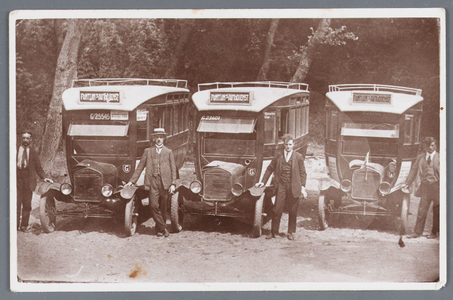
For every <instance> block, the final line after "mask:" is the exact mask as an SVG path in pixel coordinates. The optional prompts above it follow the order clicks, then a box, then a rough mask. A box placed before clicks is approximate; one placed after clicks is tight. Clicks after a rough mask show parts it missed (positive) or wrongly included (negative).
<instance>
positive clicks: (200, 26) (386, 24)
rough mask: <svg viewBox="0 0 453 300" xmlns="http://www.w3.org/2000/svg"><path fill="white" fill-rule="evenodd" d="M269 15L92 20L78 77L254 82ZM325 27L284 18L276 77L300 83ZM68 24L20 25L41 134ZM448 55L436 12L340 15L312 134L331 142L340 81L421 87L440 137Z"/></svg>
mask: <svg viewBox="0 0 453 300" xmlns="http://www.w3.org/2000/svg"><path fill="white" fill-rule="evenodd" d="M270 22H271V20H270V19H185V20H182V19H97V20H89V22H88V24H87V25H86V27H85V30H84V33H83V36H82V38H81V43H80V51H79V57H78V59H77V73H78V78H100V77H111V78H112V77H115V78H123V77H138V78H166V77H167V78H168V77H171V78H178V79H187V80H188V81H189V87H190V89H191V91H192V92H196V90H197V84H198V83H202V82H216V81H254V80H256V78H257V75H258V72H259V70H260V68H261V66H262V64H263V59H264V49H265V46H266V42H267V36H268V31H269V26H270ZM318 24H319V20H317V19H281V20H279V24H278V29H277V31H276V33H275V37H274V40H273V44H272V47H271V51H272V53H271V56H270V62H269V66H270V67H269V72H268V74H267V80H275V81H290V80H291V78H292V77H293V75H294V73H295V71H296V69H297V67H298V64H299V61H300V58H301V54H302V53H303V52H304V51H305V49H306V45H307V42H308V41H309V40H310V39H311V38H312V37H313V35H314V32H315V30H316V28H317V26H318ZM66 26H67V22H66V21H65V20H19V21H18V22H17V24H16V30H17V31H16V32H17V35H16V58H17V59H16V63H17V70H16V71H17V72H16V76H17V77H16V79H17V90H16V91H17V98H16V101H17V130H18V133H20V132H21V130H22V129H23V128H25V127H28V128H29V127H32V128H33V129H34V131H35V134H37V135H40V134H42V132H43V130H44V127H45V122H46V114H47V109H48V105H49V102H50V99H51V97H52V91H53V84H54V80H55V78H54V76H55V70H56V68H57V59H58V56H59V52H60V48H61V45H62V43H63V40H64V37H65V32H66ZM439 57H440V56H439V27H438V20H437V19H422V18H417V19H416V18H408V19H404V18H401V19H391V18H385V19H384V18H380V19H332V20H331V23H330V27H329V31H328V32H327V34H326V35H325V36H324V38H323V40H322V41H321V43H320V44H319V45H318V46H317V47H316V51H315V53H314V55H313V59H312V61H311V63H310V69H309V72H308V73H307V75H306V77H305V79H304V82H305V83H308V84H309V85H310V91H311V93H312V97H311V104H310V111H311V116H310V118H311V119H310V130H311V137H312V141H313V142H317V143H322V137H323V135H324V105H325V97H324V94H325V93H326V92H327V91H328V86H329V84H340V83H376V84H387V85H399V86H407V87H413V88H420V89H422V90H423V93H422V95H423V96H424V98H425V103H424V115H423V118H424V120H425V122H423V126H422V136H434V137H436V138H438V137H439V97H440V95H439V90H440V87H439ZM426 121H428V122H426ZM35 141H36V139H35ZM39 143H40V141H39V140H38V144H39Z"/></svg>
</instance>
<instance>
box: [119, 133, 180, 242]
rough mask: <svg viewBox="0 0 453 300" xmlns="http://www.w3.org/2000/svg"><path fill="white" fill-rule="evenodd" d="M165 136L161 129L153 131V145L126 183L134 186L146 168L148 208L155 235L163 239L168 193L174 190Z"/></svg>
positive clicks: (172, 163) (171, 158)
mask: <svg viewBox="0 0 453 300" xmlns="http://www.w3.org/2000/svg"><path fill="white" fill-rule="evenodd" d="M166 135H167V134H166V133H165V130H164V129H163V128H155V129H154V133H153V134H152V136H153V141H154V144H155V145H154V146H153V147H150V148H146V149H145V151H144V152H143V155H142V158H141V159H140V163H139V164H138V166H137V168H136V169H135V172H134V175H132V177H131V179H130V181H129V182H128V183H127V185H132V184H135V183H136V182H137V180H138V178H139V177H140V174H141V173H142V171H143V169H144V168H146V172H145V189H146V190H149V206H150V208H151V214H152V216H153V219H154V222H155V223H156V234H157V236H164V237H168V236H169V235H170V234H169V232H168V230H167V228H166V225H165V224H166V213H167V198H168V193H170V194H173V193H174V192H175V190H176V184H175V180H176V164H175V158H174V156H173V152H172V151H171V150H170V149H168V148H167V147H165V146H164V139H165V137H166Z"/></svg>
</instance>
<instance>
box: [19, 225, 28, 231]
mask: <svg viewBox="0 0 453 300" xmlns="http://www.w3.org/2000/svg"><path fill="white" fill-rule="evenodd" d="M20 231H22V232H30V229H28V227H26V226H22V227H21V228H20Z"/></svg>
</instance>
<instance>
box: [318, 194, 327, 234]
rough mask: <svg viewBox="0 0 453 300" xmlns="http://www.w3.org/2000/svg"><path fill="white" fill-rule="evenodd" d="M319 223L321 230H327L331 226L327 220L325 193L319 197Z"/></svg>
mask: <svg viewBox="0 0 453 300" xmlns="http://www.w3.org/2000/svg"><path fill="white" fill-rule="evenodd" d="M318 224H319V230H326V229H327V228H328V227H329V225H328V223H327V220H326V203H325V196H324V195H319V198H318Z"/></svg>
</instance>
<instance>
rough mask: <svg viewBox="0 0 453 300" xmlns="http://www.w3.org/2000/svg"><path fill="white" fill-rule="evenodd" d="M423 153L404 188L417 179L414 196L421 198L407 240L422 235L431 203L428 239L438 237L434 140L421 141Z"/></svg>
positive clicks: (437, 155)
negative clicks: (430, 225) (431, 211)
mask: <svg viewBox="0 0 453 300" xmlns="http://www.w3.org/2000/svg"><path fill="white" fill-rule="evenodd" d="M423 148H424V153H422V154H420V155H419V156H418V157H417V160H416V161H415V163H414V165H413V166H412V169H411V171H410V173H409V176H408V177H407V179H406V183H405V185H404V187H407V186H410V185H411V184H412V182H413V181H414V180H415V179H416V178H417V179H419V180H420V185H419V186H418V187H416V192H415V194H414V195H415V196H416V197H421V198H420V204H419V206H418V213H417V223H416V224H415V228H414V233H413V234H411V235H408V236H407V237H408V238H418V237H420V236H421V235H422V234H423V229H424V228H425V222H426V217H427V215H428V210H429V207H430V205H431V202H432V203H433V227H432V229H431V234H430V235H428V236H427V238H428V239H435V238H437V237H438V236H439V165H440V164H439V153H438V152H437V151H436V148H437V147H436V140H435V139H434V138H433V137H427V138H425V140H424V141H423Z"/></svg>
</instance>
